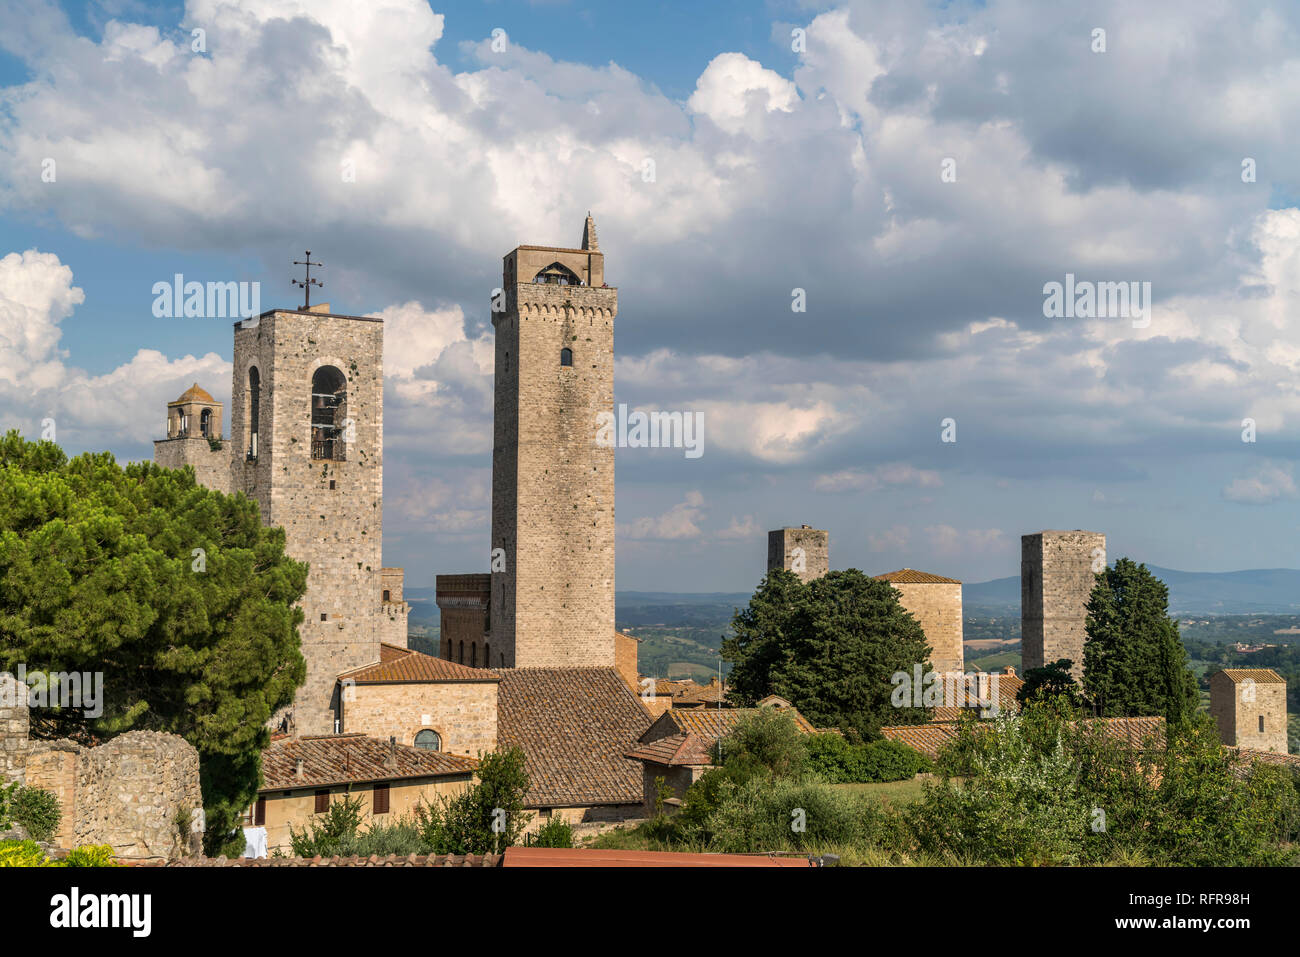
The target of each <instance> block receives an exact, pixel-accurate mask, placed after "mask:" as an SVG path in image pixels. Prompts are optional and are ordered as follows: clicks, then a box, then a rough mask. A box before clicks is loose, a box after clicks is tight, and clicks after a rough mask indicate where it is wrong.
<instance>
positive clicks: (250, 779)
mask: <svg viewBox="0 0 1300 957" xmlns="http://www.w3.org/2000/svg"><path fill="white" fill-rule="evenodd" d="M306 581H307V566H306V565H304V564H301V563H299V562H295V561H293V560H292V559H290V558H288V557H286V556H285V554H284V532H283V530H282V529H279V528H266V527H264V526H263V525H262V522H261V519H260V516H259V513H258V507H257V503H256V502H253V501H252V500H250V499H248V498H245V497H244V496H243V495H234V496H230V495H223V494H222V493H220V492H215V491H212V490H211V489H207V488H205V487H203V486H201V485H199V484H197V483H196V482H195V480H194V472H193V470H192V469H178V470H172V469H163V468H159V467H157V466H155V465H153V464H152V463H148V462H143V463H131V464H128V465H127V466H126V467H125V468H123V467H121V466H119V465H118V464H117V462H116V461H115V459H114V458H113V456H112V455H111V454H110V453H107V452H103V453H98V454H85V455H80V456H77V457H76V458H74V459H71V460H69V459H68V458H67V456H65V455H64V454H63V451H62V450H61V449H60V448H59V447H58V446H56V445H54V444H53V443H51V442H27V441H25V440H24V439H23V438H22V437H21V436H20V435H19V434H18V433H17V432H14V431H11V432H9V433H8V434H7V435H5V436H4V437H3V438H2V439H0V670H7V671H13V670H14V669H15V668H16V667H17V665H19V664H23V665H25V666H26V667H27V669H28V671H35V670H40V671H51V672H73V671H76V672H90V673H95V672H99V673H102V675H103V701H102V702H100V704H101V707H102V714H100V715H98V716H87V715H86V713H85V710H86V709H84V708H68V709H62V710H59V711H50V710H46V709H41V710H40V711H39V712H34V713H33V720H34V721H39V722H40V723H41V727H42V730H43V731H44V732H45V733H48V734H52V735H72V736H74V737H82V738H86V737H87V736H89V735H94V736H95V737H97V738H100V739H103V738H109V737H113V736H114V735H117V734H122V733H124V732H127V731H136V730H141V731H166V732H171V733H173V734H178V735H180V736H181V737H183V738H185V739H186V740H187V741H189V742H190V743H191V744H192V745H194V747H195V748H196V749H197V750H198V752H199V756H200V762H201V771H200V778H201V783H202V787H203V798H204V809H205V812H206V818H207V822H208V831H207V836H206V844H207V846H208V848H209V850H212V849H215V848H216V847H218V846H220V844H221V843H223V842H224V841H225V840H226V838H227V836H228V835H229V834H230V832H231V831H232V830H233V829H234V828H235V827H236V826H237V824H238V816H239V814H240V813H242V811H243V809H244V808H246V807H247V806H248V804H249V803H251V801H252V800H253V798H254V797H255V796H256V793H257V786H258V778H259V775H260V752H261V750H262V749H263V748H264V747H266V745H267V744H268V743H269V732H268V731H267V729H266V724H267V722H268V721H269V720H270V718H271V715H272V714H273V713H274V712H275V711H276V710H278V709H279V708H281V707H284V706H286V705H288V704H290V703H291V702H292V700H293V693H294V689H295V688H297V687H298V685H300V684H301V683H302V681H303V679H304V677H305V674H306V665H305V663H304V661H303V658H302V654H301V653H300V651H299V639H298V625H299V624H300V623H301V621H302V610H301V609H300V608H299V607H297V602H298V600H299V599H300V598H301V597H302V594H303V591H304V589H305V587H306Z"/></svg>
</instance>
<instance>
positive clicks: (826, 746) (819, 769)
mask: <svg viewBox="0 0 1300 957" xmlns="http://www.w3.org/2000/svg"><path fill="white" fill-rule="evenodd" d="M930 768H931V764H930V760H929V759H928V758H927V757H926V756H925V755H923V754H921V753H920V752H919V751H917V750H916V749H914V748H910V747H908V746H907V745H906V744H903V743H902V742H901V741H890V740H881V741H872V742H870V743H869V744H850V743H849V742H848V741H846V740H845V739H844V738H843V737H841V736H840V735H838V734H815V735H810V736H809V739H808V769H809V770H810V771H813V772H814V773H816V774H817V775H818V776H819V777H821V778H823V779H824V780H826V781H829V782H830V783H832V784H871V783H883V782H886V781H906V780H908V779H909V778H913V777H915V776H916V775H917V774H918V773H919V772H921V771H928V770H930Z"/></svg>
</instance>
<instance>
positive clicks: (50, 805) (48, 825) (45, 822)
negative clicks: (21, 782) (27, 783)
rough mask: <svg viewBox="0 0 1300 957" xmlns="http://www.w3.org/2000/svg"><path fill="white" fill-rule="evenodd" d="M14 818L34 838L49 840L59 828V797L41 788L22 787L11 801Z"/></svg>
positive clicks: (11, 811)
mask: <svg viewBox="0 0 1300 957" xmlns="http://www.w3.org/2000/svg"><path fill="white" fill-rule="evenodd" d="M10 808H11V810H10V813H11V814H12V815H13V819H14V820H15V821H17V822H18V823H19V824H21V825H22V826H23V827H25V828H26V829H27V833H28V834H29V835H31V837H32V839H33V840H36V841H48V840H49V839H50V838H52V837H53V836H54V832H55V831H57V830H58V829H59V819H60V818H61V817H62V813H61V812H60V811H59V799H58V798H56V797H55V796H54V795H53V794H51V793H50V792H49V791H44V790H42V789H41V788H32V787H21V788H19V789H18V790H17V791H16V792H14V795H13V799H12V801H11V802H10Z"/></svg>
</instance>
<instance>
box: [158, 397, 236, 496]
mask: <svg viewBox="0 0 1300 957" xmlns="http://www.w3.org/2000/svg"><path fill="white" fill-rule="evenodd" d="M222 408H223V407H222V404H221V403H220V402H218V401H217V400H216V399H214V398H212V396H211V395H210V394H209V393H208V392H207V391H206V390H204V389H201V388H199V384H198V383H197V382H196V383H194V384H193V385H192V386H190V387H189V388H188V389H186V390H185V391H184V392H183V393H182V394H181V397H180V398H179V399H177V400H176V401H175V402H168V403H167V438H165V439H155V440H154V443H153V460H154V462H155V463H156V464H157V465H161V466H162V467H163V468H169V469H178V468H183V467H184V466H186V465H191V466H193V467H194V478H195V479H196V480H197V481H198V482H199V484H200V485H205V486H207V487H208V488H210V489H215V490H216V491H218V492H226V493H229V492H230V449H229V448H228V447H227V446H226V443H225V441H224V439H223V438H222V434H221V426H222V421H221V413H222Z"/></svg>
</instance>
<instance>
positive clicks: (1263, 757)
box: [1232, 748, 1300, 768]
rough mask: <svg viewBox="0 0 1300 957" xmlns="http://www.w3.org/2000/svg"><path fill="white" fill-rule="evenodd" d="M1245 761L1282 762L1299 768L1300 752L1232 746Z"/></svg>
mask: <svg viewBox="0 0 1300 957" xmlns="http://www.w3.org/2000/svg"><path fill="white" fill-rule="evenodd" d="M1232 750H1234V751H1236V752H1237V753H1238V754H1239V755H1241V756H1242V757H1243V758H1245V759H1246V760H1247V761H1250V762H1252V763H1253V762H1255V761H1261V762H1263V763H1264V764H1283V765H1286V766H1288V767H1293V768H1300V754H1282V753H1280V752H1278V751H1256V750H1255V749H1254V748H1232Z"/></svg>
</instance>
